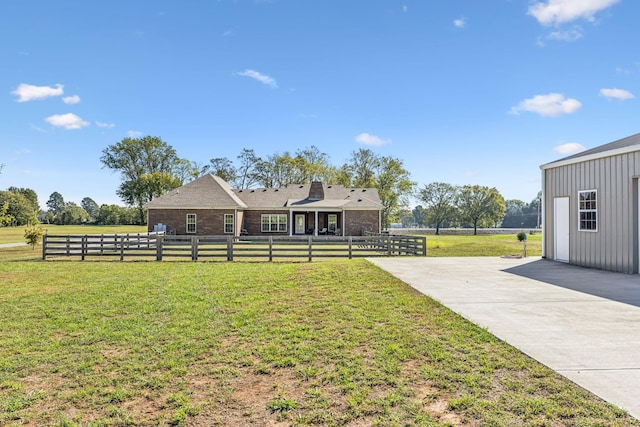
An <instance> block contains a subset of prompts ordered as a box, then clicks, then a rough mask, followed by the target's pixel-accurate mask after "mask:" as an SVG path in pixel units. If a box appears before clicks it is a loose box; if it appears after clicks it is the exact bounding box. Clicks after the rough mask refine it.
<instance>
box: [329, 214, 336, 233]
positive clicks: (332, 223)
mask: <svg viewBox="0 0 640 427" xmlns="http://www.w3.org/2000/svg"><path fill="white" fill-rule="evenodd" d="M332 216H334V217H335V219H336V220H335V221H331V219H330V218H331V217H332ZM337 229H338V214H335V213H330V214H327V231H329V232H330V233H335V232H336V230H337Z"/></svg>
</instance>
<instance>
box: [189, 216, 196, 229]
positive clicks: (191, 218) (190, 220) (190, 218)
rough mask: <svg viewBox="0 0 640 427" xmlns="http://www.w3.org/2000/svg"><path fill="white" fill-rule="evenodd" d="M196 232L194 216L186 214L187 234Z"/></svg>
mask: <svg viewBox="0 0 640 427" xmlns="http://www.w3.org/2000/svg"><path fill="white" fill-rule="evenodd" d="M195 232H196V214H187V233H195Z"/></svg>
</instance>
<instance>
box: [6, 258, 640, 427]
mask: <svg viewBox="0 0 640 427" xmlns="http://www.w3.org/2000/svg"><path fill="white" fill-rule="evenodd" d="M36 252H37V251H36ZM278 422H280V423H281V424H277V423H278ZM461 424H467V425H471V426H505V425H508V426H547V425H548V426H557V425H568V426H633V425H636V426H637V425H638V423H636V422H635V421H634V420H633V419H631V418H630V417H628V416H627V415H625V414H624V413H623V412H622V411H620V410H619V409H616V408H615V407H613V406H611V405H609V404H606V403H604V402H602V401H601V400H599V399H598V398H596V397H595V396H593V395H591V394H590V393H588V392H586V391H585V390H583V389H581V388H580V387H577V386H575V385H574V384H573V383H571V382H569V381H567V380H566V379H564V378H562V377H561V376H559V375H557V374H556V373H554V372H553V371H550V370H549V369H547V368H545V367H544V366H542V365H540V364H539V363H537V362H535V361H533V360H531V359H530V358H528V357H526V356H524V355H523V354H521V353H520V352H518V351H517V350H515V349H514V348H512V347H510V346H509V345H507V344H505V343H504V342H501V341H500V340H498V339H496V338H495V337H493V336H492V335H490V334H489V333H487V332H486V331H485V330H483V329H481V328H479V327H477V326H474V325H473V324H471V323H469V322H467V321H465V320H464V319H462V318H461V317H460V316H458V315H456V314H454V313H452V312H451V311H449V310H448V309H446V308H444V307H443V306H441V305H440V304H438V303H436V302H434V301H433V300H431V299H429V298H427V297H425V296H423V295H421V294H419V293H418V292H417V291H415V290H413V289H412V288H410V287H409V286H407V285H405V284H404V283H402V282H401V281H399V280H397V279H395V278H394V277H392V276H390V275H389V274H387V273H385V272H383V271H382V270H380V269H378V268H376V267H373V266H372V265H371V264H369V263H368V262H367V261H365V260H354V261H348V260H338V261H327V262H320V263H192V262H179V263H175V262H174V263H156V262H125V263H120V262H84V263H83V262H41V261H40V262H38V261H20V260H14V261H13V262H0V425H8V426H14V425H15V426H17V425H38V426H40V425H50V426H81V425H82V426H128V425H131V426H133V425H136V426H147V425H148V426H152V425H153V426H155V425H256V426H257V425H300V426H306V425H326V426H343V425H344V426H347V425H352V426H356V425H379V426H446V425H461Z"/></svg>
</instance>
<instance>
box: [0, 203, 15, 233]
mask: <svg viewBox="0 0 640 427" xmlns="http://www.w3.org/2000/svg"><path fill="white" fill-rule="evenodd" d="M13 219H14V218H13V215H9V201H8V200H5V201H4V202H2V204H0V227H6V226H9V225H11V223H12V222H13Z"/></svg>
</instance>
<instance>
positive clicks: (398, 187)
mask: <svg viewBox="0 0 640 427" xmlns="http://www.w3.org/2000/svg"><path fill="white" fill-rule="evenodd" d="M377 163H378V171H377V174H376V176H375V177H374V185H375V188H377V190H378V195H379V196H380V201H381V202H382V215H381V216H382V227H383V228H388V227H389V224H390V223H391V222H394V221H396V220H397V219H398V212H399V210H401V209H403V208H405V207H407V206H408V204H409V196H410V195H411V194H412V192H413V188H414V186H415V183H414V182H412V181H411V176H410V174H409V171H407V170H406V169H405V168H404V165H403V163H402V161H401V160H399V159H396V158H394V157H390V156H385V157H382V158H380V159H379V160H378V162H377Z"/></svg>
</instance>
